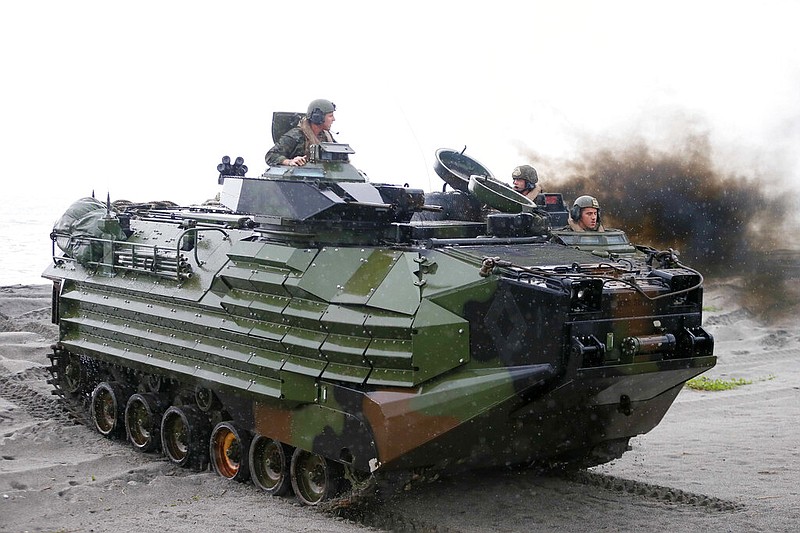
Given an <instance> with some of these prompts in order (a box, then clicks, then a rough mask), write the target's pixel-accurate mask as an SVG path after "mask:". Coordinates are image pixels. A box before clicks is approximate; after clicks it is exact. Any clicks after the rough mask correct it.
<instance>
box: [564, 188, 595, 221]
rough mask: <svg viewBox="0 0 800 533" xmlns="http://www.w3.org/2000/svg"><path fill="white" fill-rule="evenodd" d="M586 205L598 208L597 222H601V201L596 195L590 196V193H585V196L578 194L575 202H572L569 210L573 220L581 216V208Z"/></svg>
mask: <svg viewBox="0 0 800 533" xmlns="http://www.w3.org/2000/svg"><path fill="white" fill-rule="evenodd" d="M585 207H594V208H595V209H597V223H598V224H599V223H600V202H598V201H597V198H595V197H594V196H589V195H588V194H584V195H583V196H578V197H577V198H576V199H575V203H574V204H572V209H570V211H569V216H570V217H571V218H572V220H575V221H578V220H580V218H581V209H583V208H585Z"/></svg>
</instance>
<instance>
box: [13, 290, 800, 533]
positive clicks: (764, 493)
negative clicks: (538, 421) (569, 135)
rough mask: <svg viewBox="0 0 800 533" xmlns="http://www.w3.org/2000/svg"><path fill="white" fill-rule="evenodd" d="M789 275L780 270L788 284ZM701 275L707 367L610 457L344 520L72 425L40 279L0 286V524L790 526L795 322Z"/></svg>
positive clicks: (487, 478)
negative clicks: (720, 382) (694, 384)
mask: <svg viewBox="0 0 800 533" xmlns="http://www.w3.org/2000/svg"><path fill="white" fill-rule="evenodd" d="M796 282H797V280H793V283H796ZM740 290H741V289H740V288H739V284H738V283H736V282H735V281H732V282H726V283H722V282H717V283H707V285H706V295H705V306H706V309H707V311H706V312H705V314H704V323H705V326H706V327H707V329H708V331H710V332H711V333H712V334H713V335H714V337H715V341H716V347H715V353H716V355H717V356H718V363H717V366H716V367H715V368H713V369H711V370H710V371H709V372H708V373H707V376H708V377H710V378H720V379H725V380H730V379H743V380H746V382H747V384H745V385H742V386H740V387H737V388H735V389H732V390H727V391H716V392H706V391H697V390H691V389H688V388H684V390H683V391H682V392H681V393H680V394H679V396H678V398H677V401H676V403H675V404H674V405H673V407H672V408H671V409H670V411H669V412H668V413H667V415H666V417H665V418H664V420H663V421H662V422H661V424H660V425H659V426H657V427H656V428H655V429H654V430H653V431H651V432H650V433H648V434H646V435H643V436H639V437H635V438H634V439H632V441H631V447H632V449H631V451H629V452H628V453H626V454H625V455H624V456H623V457H622V458H621V459H619V460H617V461H614V462H612V463H609V464H606V465H603V466H600V467H596V468H593V469H591V470H589V471H584V472H580V473H578V474H577V475H573V476H570V477H558V476H542V475H540V474H537V473H535V472H510V471H509V472H506V471H503V472H489V473H487V472H472V473H469V474H463V475H458V476H452V477H448V478H443V479H438V480H437V481H435V482H432V483H428V484H425V485H419V486H413V487H411V490H408V491H404V492H403V491H401V492H400V493H399V494H398V495H395V496H394V497H392V498H391V499H390V500H389V501H387V502H384V503H383V504H382V505H380V506H376V507H375V508H372V509H370V512H369V513H368V514H367V515H362V516H360V517H359V519H358V520H355V519H345V518H342V517H336V516H331V515H329V514H326V513H323V512H320V511H318V510H316V509H312V508H307V507H302V506H300V505H299V504H297V503H295V501H294V500H293V499H287V498H272V497H269V496H267V495H265V494H263V493H261V492H259V491H258V490H257V489H256V488H255V487H254V486H253V485H251V484H239V483H235V482H231V481H228V480H226V479H223V478H221V477H219V476H217V475H216V474H214V473H212V472H199V473H198V472H193V471H190V470H185V469H181V468H177V467H174V466H173V465H171V464H170V463H168V462H167V461H166V460H165V459H163V458H161V457H160V456H158V455H154V454H141V453H137V452H136V451H134V450H133V448H132V447H131V446H128V445H126V444H125V443H123V442H120V441H110V440H107V439H105V438H103V437H102V436H100V435H99V434H98V433H96V432H95V431H93V430H91V429H89V428H87V427H85V426H83V425H80V424H76V423H75V422H74V421H73V420H72V419H71V418H70V417H69V416H68V415H67V413H66V412H65V411H64V410H63V408H62V407H61V405H60V404H59V402H58V401H57V400H56V397H55V396H53V395H51V394H50V386H49V385H48V384H47V381H46V380H47V378H48V372H47V370H46V367H47V366H48V364H49V361H48V359H47V355H48V352H49V346H50V344H51V343H52V342H54V341H55V340H56V337H57V329H56V327H55V326H54V325H53V324H51V323H50V287H49V286H47V285H31V286H22V285H16V286H12V287H0V531H2V532H22V531H53V532H56V531H94V532H104V531H152V530H158V531H160V532H172V531H174V532H196V531H198V530H202V531H229V530H236V531H287V532H294V531H297V532H300V531H304V532H309V531H320V532H322V531H325V532H328V531H333V532H345V531H377V530H395V531H437V532H444V531H446V532H472V531H474V532H477V531H504V532H516V531H554V530H561V531H673V532H675V531H701V530H704V531H737V532H738V531H742V532H744V531H765V532H766V531H794V530H795V529H796V524H797V521H798V519H800V424H798V421H800V333H798V329H800V328H798V325H800V322H798V319H797V318H795V317H794V316H783V317H779V318H774V317H773V318H772V319H770V320H769V321H766V320H764V319H761V318H759V317H757V316H754V315H753V314H752V313H751V312H750V311H748V310H747V309H746V308H744V307H743V306H742V305H740V303H739V302H740V301H741V298H739V297H738V296H739V295H738V294H737V291H740Z"/></svg>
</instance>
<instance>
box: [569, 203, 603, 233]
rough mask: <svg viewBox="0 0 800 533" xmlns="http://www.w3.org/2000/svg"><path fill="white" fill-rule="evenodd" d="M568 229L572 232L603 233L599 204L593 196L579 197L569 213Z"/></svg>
mask: <svg viewBox="0 0 800 533" xmlns="http://www.w3.org/2000/svg"><path fill="white" fill-rule="evenodd" d="M568 222H569V229H571V230H573V231H605V228H604V227H603V225H602V224H601V223H600V202H598V201H597V199H596V198H595V197H594V196H588V195H584V196H579V197H578V198H576V199H575V203H574V204H573V205H572V209H570V211H569V220H568Z"/></svg>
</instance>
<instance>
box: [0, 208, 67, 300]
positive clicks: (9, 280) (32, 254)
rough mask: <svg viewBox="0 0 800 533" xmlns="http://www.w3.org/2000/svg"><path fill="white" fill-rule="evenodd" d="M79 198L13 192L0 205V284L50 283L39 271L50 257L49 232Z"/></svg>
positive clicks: (0, 285) (50, 259)
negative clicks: (15, 193)
mask: <svg viewBox="0 0 800 533" xmlns="http://www.w3.org/2000/svg"><path fill="white" fill-rule="evenodd" d="M77 199H78V198H77V197H76V198H72V199H65V198H58V197H48V196H45V195H41V196H39V197H38V198H33V197H25V196H21V195H17V196H15V195H12V196H11V197H10V198H8V197H7V198H6V201H5V203H4V204H3V205H2V207H1V208H0V247H2V253H1V254H0V287H5V286H9V285H18V284H21V285H40V284H47V283H50V282H49V281H48V280H46V279H44V278H42V272H43V271H44V269H45V268H46V267H47V265H48V264H49V262H50V261H52V260H53V259H52V258H53V250H52V242H51V240H50V232H51V231H52V230H53V225H54V224H55V222H56V220H58V218H59V217H60V216H61V215H62V214H63V213H64V211H65V210H66V209H67V207H69V206H70V204H71V203H72V202H73V201H74V200H77Z"/></svg>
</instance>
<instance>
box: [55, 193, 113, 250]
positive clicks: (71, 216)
mask: <svg viewBox="0 0 800 533" xmlns="http://www.w3.org/2000/svg"><path fill="white" fill-rule="evenodd" d="M106 214H107V211H106V205H105V204H104V203H103V202H101V201H99V200H97V199H96V198H89V197H87V198H81V199H80V200H78V201H76V202H75V203H73V204H72V205H71V206H69V208H67V211H66V212H65V213H64V214H63V215H61V218H59V219H58V221H57V222H56V223H55V225H54V226H53V232H54V233H55V234H56V244H57V245H58V247H59V248H61V250H62V251H63V252H64V255H66V256H68V257H72V258H74V259H75V260H76V261H78V262H79V263H81V264H84V265H85V264H88V263H90V262H92V261H100V260H101V259H102V258H103V244H102V243H99V242H93V241H89V240H87V238H95V239H107V240H114V241H124V240H126V239H127V237H126V235H125V233H124V232H123V231H122V228H121V227H120V224H119V221H118V220H117V219H116V218H111V219H109V218H107V216H106Z"/></svg>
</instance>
